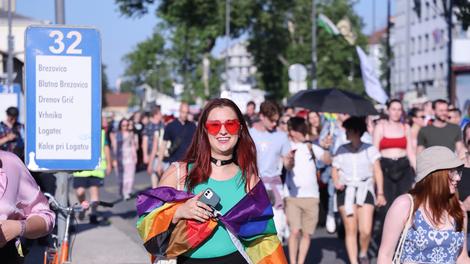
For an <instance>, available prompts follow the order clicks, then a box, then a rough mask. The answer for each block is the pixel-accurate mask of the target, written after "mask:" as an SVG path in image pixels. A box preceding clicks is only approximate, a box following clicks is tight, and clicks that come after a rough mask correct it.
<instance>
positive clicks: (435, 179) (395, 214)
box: [377, 146, 470, 264]
mask: <svg viewBox="0 0 470 264" xmlns="http://www.w3.org/2000/svg"><path fill="white" fill-rule="evenodd" d="M462 167H463V163H462V161H461V160H460V159H458V158H457V156H456V155H455V153H454V152H452V151H451V150H450V149H448V148H447V147H442V146H433V147H430V148H427V149H425V150H424V151H423V152H421V153H420V154H419V155H418V158H417V166H416V172H417V175H416V184H415V186H414V188H413V189H411V191H410V192H409V193H408V194H403V195H401V196H399V197H398V198H397V199H395V201H394V202H393V204H392V205H391V207H390V209H389V210H388V212H387V216H386V218H385V223H384V230H383V236H382V242H381V245H380V249H379V256H378V260H377V263H378V264H382V263H387V264H388V263H392V258H394V259H395V261H396V262H393V263H434V264H438V263H470V259H469V258H468V253H467V250H466V244H467V241H466V240H467V239H466V233H467V230H466V227H467V216H466V214H465V213H464V208H463V205H462V204H461V202H460V201H459V195H458V191H457V184H458V183H459V182H460V180H461V176H462ZM397 245H398V246H397Z"/></svg>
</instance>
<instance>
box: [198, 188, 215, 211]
mask: <svg viewBox="0 0 470 264" xmlns="http://www.w3.org/2000/svg"><path fill="white" fill-rule="evenodd" d="M199 201H201V202H203V203H205V204H207V205H209V206H210V207H212V208H215V207H216V206H217V204H219V202H220V197H219V196H218V195H217V194H216V193H215V192H214V191H213V190H212V189H211V188H207V189H206V190H205V191H204V192H203V193H202V195H201V197H200V198H199Z"/></svg>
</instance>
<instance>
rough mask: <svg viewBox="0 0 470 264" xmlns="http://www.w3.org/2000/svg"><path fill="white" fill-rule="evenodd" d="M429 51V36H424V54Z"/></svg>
mask: <svg viewBox="0 0 470 264" xmlns="http://www.w3.org/2000/svg"><path fill="white" fill-rule="evenodd" d="M428 50H429V35H428V34H426V35H424V52H428Z"/></svg>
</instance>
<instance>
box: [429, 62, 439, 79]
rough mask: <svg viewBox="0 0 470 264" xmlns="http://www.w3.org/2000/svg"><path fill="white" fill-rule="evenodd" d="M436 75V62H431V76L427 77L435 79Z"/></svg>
mask: <svg viewBox="0 0 470 264" xmlns="http://www.w3.org/2000/svg"><path fill="white" fill-rule="evenodd" d="M436 76H437V72H436V64H433V65H432V68H431V76H430V78H429V79H436Z"/></svg>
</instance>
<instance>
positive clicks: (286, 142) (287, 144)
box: [281, 133, 291, 157]
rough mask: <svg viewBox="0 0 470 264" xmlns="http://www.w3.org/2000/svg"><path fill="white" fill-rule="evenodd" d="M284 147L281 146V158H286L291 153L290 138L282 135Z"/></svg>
mask: <svg viewBox="0 0 470 264" xmlns="http://www.w3.org/2000/svg"><path fill="white" fill-rule="evenodd" d="M281 136H282V141H281V142H282V145H281V156H283V157H285V156H286V155H287V154H288V153H289V151H290V150H291V146H290V142H289V138H288V137H287V134H284V133H282V134H281Z"/></svg>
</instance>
